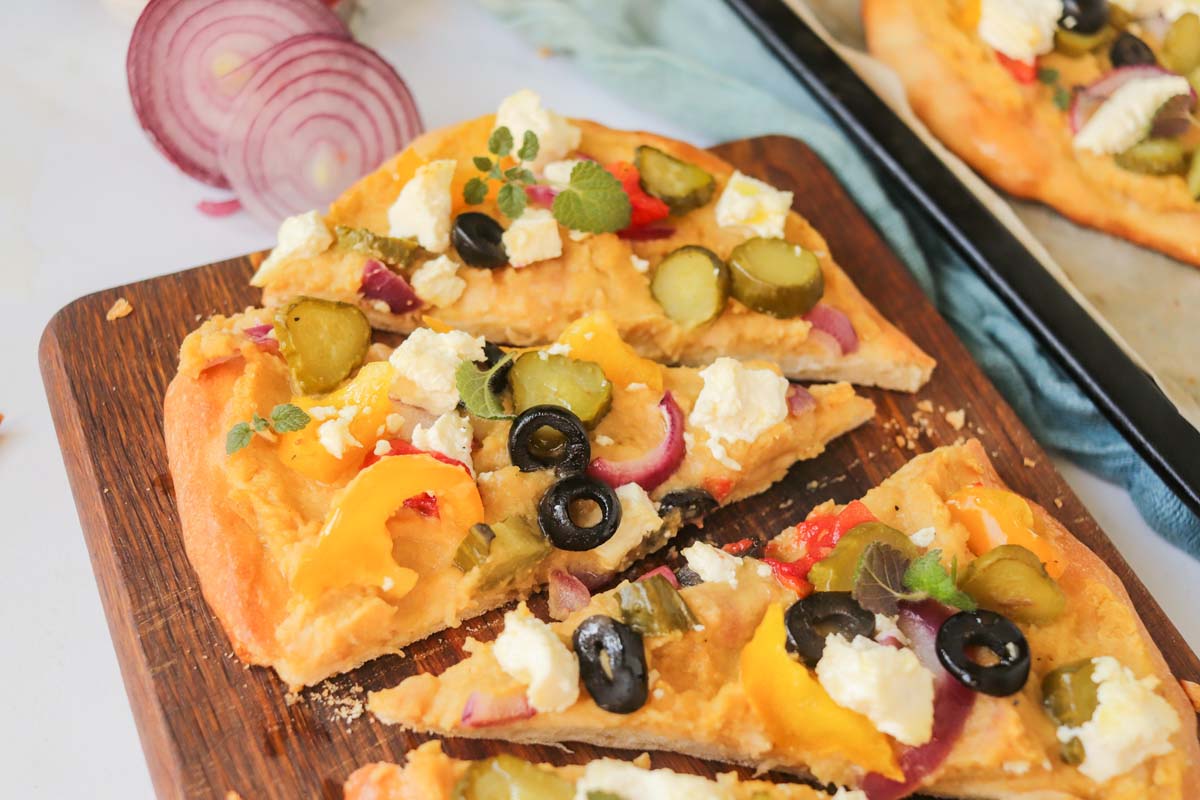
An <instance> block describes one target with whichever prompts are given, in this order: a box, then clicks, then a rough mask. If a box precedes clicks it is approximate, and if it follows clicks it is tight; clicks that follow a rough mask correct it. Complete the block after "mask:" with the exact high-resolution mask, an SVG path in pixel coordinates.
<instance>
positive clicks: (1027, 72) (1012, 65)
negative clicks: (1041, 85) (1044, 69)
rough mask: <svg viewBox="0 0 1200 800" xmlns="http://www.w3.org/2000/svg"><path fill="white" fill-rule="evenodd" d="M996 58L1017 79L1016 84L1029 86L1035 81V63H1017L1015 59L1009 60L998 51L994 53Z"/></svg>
mask: <svg viewBox="0 0 1200 800" xmlns="http://www.w3.org/2000/svg"><path fill="white" fill-rule="evenodd" d="M996 58H998V59H999V60H1000V64H1001V65H1002V66H1003V67H1004V68H1005V69H1006V70H1008V71H1009V72H1010V73H1011V74H1012V76H1013V77H1014V78H1016V79H1017V83H1024V84H1030V83H1033V82H1034V81H1036V80H1037V64H1036V63H1034V62H1032V61H1018V60H1016V59H1015V58H1009V57H1008V56H1006V55H1004V53H1001V52H999V51H997V52H996Z"/></svg>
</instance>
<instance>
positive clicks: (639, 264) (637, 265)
mask: <svg viewBox="0 0 1200 800" xmlns="http://www.w3.org/2000/svg"><path fill="white" fill-rule="evenodd" d="M629 263H630V264H632V265H633V268H634V269H635V270H637V271H638V272H640V273H642V274H643V275H645V274H646V273H647V272H649V271H650V262H649V261H647V260H646V259H644V258H638V257H637V253H630V254H629Z"/></svg>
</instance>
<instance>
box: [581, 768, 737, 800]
mask: <svg viewBox="0 0 1200 800" xmlns="http://www.w3.org/2000/svg"><path fill="white" fill-rule="evenodd" d="M603 793H607V794H610V795H615V796H617V797H622V798H625V797H628V798H645V800H650V799H651V798H653V800H733V793H732V792H731V791H730V790H729V789H727V788H726V787H724V786H721V785H720V784H717V783H713V782H712V781H710V780H708V779H707V778H701V777H700V776H699V775H681V774H679V773H676V772H672V771H671V770H669V769H642V768H641V767H638V766H635V765H634V764H630V763H628V762H625V761H615V760H613V759H609V758H603V759H599V760H597V761H592V762H589V763H588V765H587V766H586V767H584V769H583V777H581V778H580V779H579V781H578V782H577V783H576V784H575V798H574V800H588V799H589V798H590V797H593V796H596V795H599V794H603Z"/></svg>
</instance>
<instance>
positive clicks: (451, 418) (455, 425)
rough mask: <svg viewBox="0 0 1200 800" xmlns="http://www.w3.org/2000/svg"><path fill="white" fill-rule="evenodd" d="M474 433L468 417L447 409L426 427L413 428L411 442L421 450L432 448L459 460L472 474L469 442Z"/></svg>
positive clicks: (472, 463) (473, 465)
mask: <svg viewBox="0 0 1200 800" xmlns="http://www.w3.org/2000/svg"><path fill="white" fill-rule="evenodd" d="M474 434H475V431H474V429H473V428H472V426H471V420H470V419H469V418H468V417H466V416H464V415H462V414H460V413H458V412H457V411H449V412H447V413H445V414H442V415H441V416H440V417H438V418H437V419H436V420H434V422H433V424H432V425H430V426H429V427H428V428H426V427H425V426H424V425H418V426H417V427H416V428H414V429H413V433H412V443H413V446H414V447H419V448H421V449H422V450H432V451H433V452H435V453H441V454H442V455H444V456H448V457H450V458H453V459H454V460H455V461H461V462H462V463H464V464H466V465H467V469H468V470H470V471H471V474H472V475H474V474H475V463H474V462H473V461H472V460H471V442H472V437H473V436H474Z"/></svg>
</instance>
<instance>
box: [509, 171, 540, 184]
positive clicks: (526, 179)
mask: <svg viewBox="0 0 1200 800" xmlns="http://www.w3.org/2000/svg"><path fill="white" fill-rule="evenodd" d="M504 177H505V178H507V179H508V180H510V181H520V182H522V183H536V182H537V178H535V177H533V173H532V172H530V171H529V170H527V169H525V168H524V167H509V168H508V169H506V170H505V171H504Z"/></svg>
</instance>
